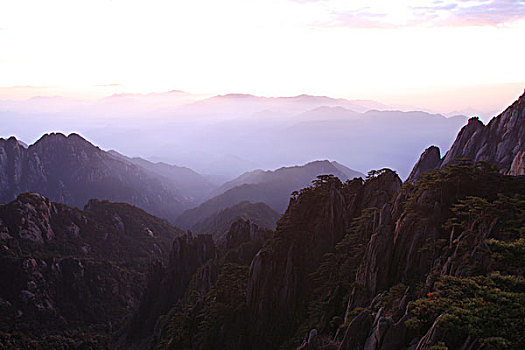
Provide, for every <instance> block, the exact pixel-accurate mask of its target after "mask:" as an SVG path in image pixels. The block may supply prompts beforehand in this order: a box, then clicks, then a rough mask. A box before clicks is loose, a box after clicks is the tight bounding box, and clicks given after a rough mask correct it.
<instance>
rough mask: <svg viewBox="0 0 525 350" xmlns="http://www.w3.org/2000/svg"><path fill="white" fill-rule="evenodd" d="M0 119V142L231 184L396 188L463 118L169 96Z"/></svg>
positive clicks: (351, 104) (29, 109)
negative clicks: (308, 167)
mask: <svg viewBox="0 0 525 350" xmlns="http://www.w3.org/2000/svg"><path fill="white" fill-rule="evenodd" d="M0 119H1V120H2V123H3V124H2V125H3V130H4V132H9V133H10V134H4V135H3V136H9V135H13V134H14V135H17V136H18V138H19V139H22V140H24V141H26V142H28V143H29V141H32V140H35V139H36V138H38V137H39V136H40V135H42V134H43V133H45V132H47V131H49V130H64V131H75V132H77V133H80V134H81V135H83V136H84V137H86V138H87V139H89V140H90V141H92V142H94V143H95V144H97V145H100V146H101V147H103V148H105V149H116V150H118V151H119V152H121V153H123V154H131V155H137V156H140V157H142V158H146V159H154V160H155V161H161V162H166V163H169V164H178V165H184V166H187V167H190V168H191V169H193V170H195V171H197V172H199V173H201V174H222V175H225V176H226V177H227V178H229V179H231V178H234V177H236V176H238V175H240V174H241V173H243V172H246V171H250V170H253V169H257V168H261V169H275V168H277V167H280V166H282V165H284V164H304V163H307V162H309V161H311V160H314V159H335V160H337V161H339V162H341V163H342V164H347V165H351V166H352V168H354V169H359V170H360V171H368V170H369V169H373V168H382V167H390V168H393V169H396V170H397V171H398V172H399V174H400V176H401V177H402V178H404V177H406V176H407V175H408V173H409V172H410V169H411V168H412V166H413V164H414V162H415V161H416V160H417V155H416V153H419V152H420V151H422V150H424V148H425V146H427V145H428V144H429V143H430V144H436V145H438V146H439V147H442V148H448V147H449V146H450V144H451V143H452V141H453V138H454V136H455V135H456V133H457V132H458V130H459V129H460V128H461V126H463V124H464V123H465V121H466V119H467V118H466V117H464V116H454V115H452V116H449V117H448V118H447V117H445V116H444V115H441V114H434V113H429V112H425V111H421V109H418V108H415V107H403V106H396V105H385V104H381V103H378V102H374V101H363V100H345V99H335V98H330V97H326V96H310V95H300V96H294V97H272V98H268V97H260V96H253V95H245V94H228V95H221V96H214V97H209V98H202V96H191V95H189V94H185V93H183V92H180V91H172V92H169V93H165V94H148V95H140V94H121V95H115V96H111V97H107V98H104V99H101V100H88V101H86V100H73V99H68V98H61V97H37V98H33V99H30V100H27V101H0ZM414 130H417V131H418V132H414ZM357 150H359V151H357Z"/></svg>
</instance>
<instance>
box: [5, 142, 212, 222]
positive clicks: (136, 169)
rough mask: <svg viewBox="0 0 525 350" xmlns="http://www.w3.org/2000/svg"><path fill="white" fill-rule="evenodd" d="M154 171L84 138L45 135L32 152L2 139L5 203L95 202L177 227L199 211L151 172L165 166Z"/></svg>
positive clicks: (190, 199)
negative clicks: (21, 198)
mask: <svg viewBox="0 0 525 350" xmlns="http://www.w3.org/2000/svg"><path fill="white" fill-rule="evenodd" d="M148 167H149V168H150V170H148V169H146V167H143V166H139V165H137V164H134V163H133V162H131V161H129V160H125V159H122V158H120V159H119V158H118V157H116V156H115V155H114V154H111V153H108V152H105V151H103V150H101V149H100V148H98V147H96V146H94V145H93V144H91V143H90V142H88V141H87V140H85V139H84V138H82V137H81V136H80V135H78V134H70V135H69V136H65V135H64V134H61V133H51V134H45V135H44V136H42V137H41V138H40V139H39V140H38V141H37V142H35V143H34V144H32V145H30V146H29V147H27V148H25V147H24V146H23V145H21V144H20V143H19V142H18V141H17V140H16V139H15V138H14V137H11V138H9V139H7V140H5V139H0V201H4V202H7V201H10V200H13V199H14V198H16V196H17V195H18V194H19V193H22V192H38V193H41V194H43V195H45V196H47V197H49V198H50V199H51V200H53V201H57V202H61V203H65V204H68V205H71V206H76V207H82V206H83V205H84V204H85V203H86V202H87V201H88V200H89V199H92V198H97V199H107V200H111V201H118V202H126V203H130V204H133V205H136V206H138V207H141V208H143V209H145V210H147V211H148V212H150V213H152V214H155V215H157V216H160V217H163V218H166V219H169V220H172V221H173V219H174V218H175V217H176V216H177V215H178V214H180V213H181V212H182V211H183V210H184V209H187V208H188V207H191V206H192V205H195V203H196V202H195V199H194V198H190V197H188V193H187V191H186V192H185V191H181V190H180V189H178V188H177V186H176V184H175V183H174V182H173V181H172V180H169V179H168V178H165V177H162V176H160V175H159V172H160V171H152V170H151V168H155V167H160V166H159V165H154V164H151V165H148ZM175 169H176V168H169V167H168V171H172V172H173V171H174V170H175ZM195 182H197V183H198V179H196V180H195ZM200 183H201V184H206V185H202V186H201V187H202V188H203V189H204V188H205V186H208V185H209V183H208V182H207V181H205V180H203V181H201V182H200ZM210 186H211V185H210ZM181 187H182V186H181ZM194 187H199V185H196V186H194Z"/></svg>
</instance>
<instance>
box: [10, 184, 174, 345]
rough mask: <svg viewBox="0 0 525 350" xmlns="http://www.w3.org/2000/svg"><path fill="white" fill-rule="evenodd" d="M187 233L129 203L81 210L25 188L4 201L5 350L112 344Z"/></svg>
mask: <svg viewBox="0 0 525 350" xmlns="http://www.w3.org/2000/svg"><path fill="white" fill-rule="evenodd" d="M182 233H183V232H182V231H181V230H179V229H177V228H176V227H173V226H171V225H170V224H168V223H167V222H166V221H165V220H161V219H159V218H156V217H154V216H152V215H149V214H147V213H146V212H144V211H143V210H141V209H139V208H136V207H133V206H131V205H128V204H123V203H110V202H106V201H98V200H91V201H90V202H89V203H88V204H87V205H86V207H85V209H84V210H79V209H75V208H71V207H68V206H66V205H63V204H58V203H54V202H51V201H50V200H49V199H48V198H46V197H43V196H41V195H39V194H36V193H24V194H21V195H19V196H18V198H17V199H16V200H15V201H12V202H9V203H7V204H4V205H0V247H1V249H0V266H1V267H0V282H1V283H0V305H1V308H2V313H1V316H0V347H2V346H7V347H8V348H22V344H23V343H24V342H26V341H32V342H33V343H32V344H33V345H32V346H31V348H42V349H45V348H49V347H60V346H67V344H70V345H69V346H73V344H74V343H75V342H77V344H78V342H79V341H81V342H84V343H85V344H88V345H89V344H90V342H91V345H90V346H91V347H94V348H103V347H107V346H108V344H107V343H108V341H109V335H110V333H111V332H112V327H118V326H119V325H120V323H121V322H122V319H123V318H124V317H125V316H126V315H127V314H128V313H129V312H130V311H131V310H132V309H133V308H134V307H135V305H136V304H137V303H138V301H139V298H140V296H141V294H142V291H143V288H144V282H145V280H144V277H145V273H146V272H147V271H148V269H149V265H150V264H151V262H153V261H157V260H161V261H166V260H167V257H168V255H169V252H170V250H171V247H172V241H173V239H175V238H176V237H177V236H179V235H181V234H182ZM82 329H83V330H82ZM17 334H18V335H17ZM9 344H11V345H9ZM53 344H55V345H53Z"/></svg>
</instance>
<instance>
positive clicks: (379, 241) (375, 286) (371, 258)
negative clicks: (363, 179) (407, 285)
mask: <svg viewBox="0 0 525 350" xmlns="http://www.w3.org/2000/svg"><path fill="white" fill-rule="evenodd" d="M374 222H375V225H374V226H375V227H374V230H373V234H372V236H371V237H370V241H369V242H368V245H367V248H366V251H365V255H364V256H363V259H362V262H361V265H360V266H359V269H358V270H357V273H356V278H355V283H356V285H357V286H359V289H360V290H359V291H357V290H354V292H353V297H352V299H351V303H354V304H355V305H360V304H362V303H363V302H365V301H368V300H369V299H370V298H372V297H373V296H375V295H376V292H377V291H378V290H383V289H385V288H386V287H387V286H388V283H389V271H388V268H386V266H389V265H390V262H391V260H390V259H391V256H392V252H393V249H394V230H393V228H394V226H393V222H392V216H391V214H390V206H389V205H388V204H385V205H384V206H383V208H382V209H381V212H380V213H379V214H378V213H376V214H375V218H374Z"/></svg>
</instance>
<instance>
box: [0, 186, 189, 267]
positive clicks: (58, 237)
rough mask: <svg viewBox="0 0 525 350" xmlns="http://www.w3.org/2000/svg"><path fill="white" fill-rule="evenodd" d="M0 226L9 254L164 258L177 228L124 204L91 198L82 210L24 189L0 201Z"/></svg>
mask: <svg viewBox="0 0 525 350" xmlns="http://www.w3.org/2000/svg"><path fill="white" fill-rule="evenodd" d="M0 232H2V235H1V236H0V240H1V241H0V243H1V244H2V245H4V246H5V247H6V248H7V251H12V252H13V253H14V254H23V253H30V254H36V253H45V254H54V255H56V256H79V257H86V258H97V259H109V260H111V261H122V262H124V261H133V260H139V259H144V260H146V261H147V260H150V259H152V258H154V259H163V258H166V257H167V256H168V254H169V251H170V247H171V242H172V240H173V239H174V238H175V237H176V236H178V235H180V234H181V233H182V231H181V230H179V229H177V228H176V227H173V226H171V225H170V224H168V223H167V222H166V221H164V220H161V219H158V218H156V217H154V216H152V215H149V214H147V213H146V212H144V211H142V210H141V209H139V208H136V207H133V206H131V205H128V204H123V203H122V204H119V203H110V202H107V201H98V200H91V201H90V202H89V203H88V204H87V205H86V208H85V210H78V209H74V208H70V207H68V206H65V205H62V204H58V203H54V202H51V201H50V200H49V199H48V198H46V197H44V196H42V195H40V194H37V193H23V194H21V195H19V196H18V198H17V199H16V200H15V201H12V202H10V203H8V204H5V205H0ZM116 246H118V249H115V247H116Z"/></svg>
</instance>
